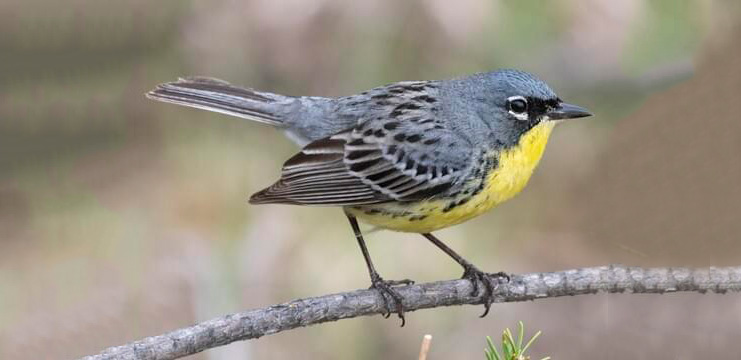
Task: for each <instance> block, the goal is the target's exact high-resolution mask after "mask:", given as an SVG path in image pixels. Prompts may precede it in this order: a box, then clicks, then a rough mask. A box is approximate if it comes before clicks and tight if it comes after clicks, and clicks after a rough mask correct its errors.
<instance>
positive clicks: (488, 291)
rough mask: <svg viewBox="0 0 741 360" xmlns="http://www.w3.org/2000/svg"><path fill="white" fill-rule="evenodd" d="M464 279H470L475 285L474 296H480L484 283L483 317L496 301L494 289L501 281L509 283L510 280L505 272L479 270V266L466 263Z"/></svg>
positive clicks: (472, 293)
mask: <svg viewBox="0 0 741 360" xmlns="http://www.w3.org/2000/svg"><path fill="white" fill-rule="evenodd" d="M463 269H464V272H463V277H462V278H463V279H468V281H470V282H471V284H472V285H473V291H472V292H471V295H472V296H479V294H480V293H481V288H480V287H481V284H484V289H483V290H484V313H483V314H481V317H484V316H486V315H487V314H489V309H490V308H491V304H492V302H494V291H496V289H497V287H499V284H501V283H508V282H509V280H510V277H509V274H507V273H504V272H501V271H500V272H497V273H485V272H483V271H481V270H479V269H478V268H477V267H475V266H473V265H471V264H466V265H464V266H463Z"/></svg>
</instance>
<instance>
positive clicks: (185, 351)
mask: <svg viewBox="0 0 741 360" xmlns="http://www.w3.org/2000/svg"><path fill="white" fill-rule="evenodd" d="M472 289H473V288H472V285H471V283H470V282H469V281H468V280H449V281H440V282H433V283H426V284H419V285H411V286H405V287H401V288H398V291H399V293H400V294H401V295H402V296H403V297H404V307H405V309H406V310H407V311H414V310H419V309H430V308H435V307H440V306H451V305H464V304H481V303H482V299H481V296H476V297H474V296H471V295H470V294H471V291H472ZM600 291H602V292H608V293H623V292H628V293H651V294H663V293H668V292H678V291H684V292H699V293H705V292H708V291H711V292H714V293H719V294H722V293H726V292H728V291H734V292H739V291H741V267H726V268H706V269H687V268H652V269H643V268H637V267H625V266H621V265H611V266H601V267H593V268H583V269H576V270H566V271H560V272H551V273H531V274H523V275H513V276H512V278H511V281H510V282H509V283H507V284H501V285H500V286H499V287H498V289H497V291H496V294H495V302H514V301H525V300H535V299H544V298H552V297H560V296H567V295H568V296H572V295H582V294H595V293H597V292H600ZM384 311H385V305H384V300H383V298H382V297H381V295H380V294H379V293H378V292H376V291H373V290H356V291H352V292H346V293H339V294H333V295H325V296H320V297H314V298H308V299H300V300H294V301H291V302H288V303H284V304H279V305H273V306H270V307H266V308H262V309H254V310H248V311H245V312H241V313H236V314H230V315H226V316H222V317H218V318H215V319H212V320H208V321H204V322H202V323H200V324H196V325H193V326H190V327H187V328H183V329H179V330H175V331H172V332H170V333H167V334H163V335H157V336H152V337H148V338H145V339H142V340H139V341H135V342H132V343H129V344H126V345H123V346H117V347H112V348H109V349H107V350H105V351H103V352H102V353H100V354H98V355H94V356H88V357H85V358H83V359H85V360H102V359H132V360H133V359H137V360H143V359H147V360H149V359H152V360H154V359H157V360H163V359H177V358H180V357H183V356H187V355H191V354H195V353H198V352H201V351H204V350H206V349H210V348H213V347H217V346H221V345H226V344H229V343H231V342H234V341H238V340H246V339H255V338H259V337H261V336H265V335H270V334H275V333H278V332H281V331H285V330H290V329H294V328H297V327H302V326H309V325H314V324H320V323H323V322H328V321H336V320H339V319H347V318H354V317H358V316H366V315H374V314H381V313H383V312H384Z"/></svg>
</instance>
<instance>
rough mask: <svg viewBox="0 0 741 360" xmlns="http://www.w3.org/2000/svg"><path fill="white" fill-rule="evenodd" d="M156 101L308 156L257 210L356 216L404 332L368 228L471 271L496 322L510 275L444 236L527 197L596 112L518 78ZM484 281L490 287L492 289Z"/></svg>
mask: <svg viewBox="0 0 741 360" xmlns="http://www.w3.org/2000/svg"><path fill="white" fill-rule="evenodd" d="M146 96H147V97H148V98H150V99H153V100H157V101H162V102H167V103H173V104H177V105H184V106H188V107H193V108H199V109H205V110H209V111H215V112H219V113H223V114H227V115H232V116H236V117H240V118H244V119H247V120H252V121H256V122H258V123H262V124H267V125H269V126H273V127H275V128H277V129H279V130H281V131H283V133H284V134H285V135H286V136H287V137H288V138H289V139H290V140H292V141H293V142H295V143H296V144H297V145H299V146H301V147H302V148H301V150H300V151H299V152H298V153H296V154H295V155H294V156H292V157H291V158H289V159H288V160H287V161H286V162H285V163H284V164H283V167H282V171H281V176H280V178H279V179H278V180H277V181H276V182H275V183H273V184H272V185H270V186H268V187H267V188H265V189H263V190H260V191H258V192H256V193H255V194H253V195H252V196H251V197H250V199H249V202H250V203H251V204H290V205H305V206H336V207H342V208H343V209H344V213H345V216H346V217H347V219H348V221H349V223H350V226H351V228H352V230H353V233H354V235H355V239H356V241H357V243H358V245H359V247H360V249H361V252H362V255H363V258H364V260H365V263H366V266H367V268H368V273H369V275H370V278H371V287H370V288H371V289H375V290H377V291H379V292H380V294H381V296H382V297H383V298H384V301H385V302H386V312H385V313H384V316H385V317H389V316H390V314H391V313H392V312H395V313H397V314H398V316H399V317H400V318H401V322H402V326H404V322H405V319H404V306H403V298H402V296H401V295H400V294H399V292H398V291H397V287H398V286H399V285H409V284H412V283H413V281H411V280H409V279H404V280H385V279H384V278H382V277H381V275H380V274H379V272H378V271H377V270H376V268H375V266H374V264H373V261H372V260H371V256H370V253H369V252H368V248H367V246H366V244H365V241H364V239H363V234H362V232H361V230H360V226H359V224H358V220H361V221H362V222H364V223H367V224H370V225H372V226H375V227H376V228H380V229H386V230H392V231H397V232H409V233H418V234H421V235H423V236H424V237H425V238H426V239H427V240H429V241H430V242H431V243H432V244H434V245H435V246H436V247H438V248H439V249H441V250H442V251H444V252H445V253H446V254H447V255H449V256H450V257H451V258H452V259H453V260H455V261H456V262H457V263H458V264H460V266H461V267H462V268H463V276H462V278H465V279H468V280H470V281H471V283H472V284H473V290H472V295H474V296H479V295H481V296H482V297H483V303H484V307H485V310H484V313H483V314H482V315H481V316H482V317H483V316H486V314H488V312H489V309H490V307H491V304H492V302H493V293H494V291H495V290H496V287H497V286H498V284H500V283H501V282H502V281H509V276H508V275H507V274H506V273H504V272H497V273H486V272H484V271H482V270H480V269H479V268H478V267H476V266H474V265H473V264H472V263H470V262H469V261H467V260H465V259H464V258H463V257H462V256H461V255H459V254H458V253H456V252H455V251H454V250H453V249H451V248H450V247H448V246H447V245H446V244H444V243H443V242H442V241H441V240H440V239H439V238H437V237H436V236H434V235H433V232H434V231H437V230H440V229H443V228H447V227H450V226H453V225H457V224H460V223H462V222H465V221H467V220H469V219H471V218H474V217H476V216H478V215H481V214H483V213H485V212H487V211H488V210H491V209H492V208H494V207H496V206H497V205H499V204H501V203H503V202H505V201H507V200H509V199H510V198H512V197H514V196H515V195H516V194H518V193H519V192H521V191H522V190H523V188H524V187H525V186H526V184H527V183H528V180H529V179H530V177H531V175H532V174H533V172H534V170H535V168H536V166H537V165H538V163H539V161H540V159H541V157H542V155H543V152H544V151H545V148H546V144H547V142H548V139H549V137H550V135H551V132H552V130H553V128H554V127H555V125H556V124H558V123H561V122H563V121H565V120H568V119H576V118H583V117H587V116H591V115H592V114H591V113H590V112H589V111H588V110H586V109H585V108H582V107H580V106H577V105H572V104H568V103H565V102H563V101H562V100H561V98H559V97H558V96H557V95H556V93H555V92H554V91H553V90H552V89H551V88H550V87H549V86H548V84H546V83H545V82H544V81H543V80H541V79H539V78H537V77H536V76H535V75H533V74H531V73H528V72H525V71H521V70H514V69H501V70H495V71H489V72H480V73H475V74H470V75H464V76H460V77H457V78H452V79H448V80H423V81H401V82H396V83H391V84H388V85H384V86H379V87H375V88H372V89H370V90H367V91H363V92H361V93H359V94H355V95H349V96H342V97H331V98H330V97H317V96H287V95H280V94H275V93H271V92H266V91H258V90H255V89H251V88H244V87H239V86H235V85H232V84H230V83H229V82H226V81H223V80H219V79H215V78H210V77H185V78H180V79H178V80H177V81H173V82H166V83H162V84H160V85H158V86H156V87H155V88H154V89H153V90H151V91H150V92H148V93H147V94H146ZM479 283H481V284H482V285H480V284H479Z"/></svg>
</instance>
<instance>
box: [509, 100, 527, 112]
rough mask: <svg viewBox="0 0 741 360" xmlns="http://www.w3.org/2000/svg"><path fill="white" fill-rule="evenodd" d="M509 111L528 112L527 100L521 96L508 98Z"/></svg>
mask: <svg viewBox="0 0 741 360" xmlns="http://www.w3.org/2000/svg"><path fill="white" fill-rule="evenodd" d="M507 104H508V106H509V111H510V112H511V113H513V114H524V113H526V112H527V100H525V99H524V98H523V97H521V96H513V97H511V98H509V99H507Z"/></svg>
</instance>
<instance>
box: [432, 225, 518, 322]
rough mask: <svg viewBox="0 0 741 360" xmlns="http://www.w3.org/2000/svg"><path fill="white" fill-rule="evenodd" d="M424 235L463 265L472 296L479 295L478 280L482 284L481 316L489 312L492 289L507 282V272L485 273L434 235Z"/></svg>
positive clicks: (492, 295)
mask: <svg viewBox="0 0 741 360" xmlns="http://www.w3.org/2000/svg"><path fill="white" fill-rule="evenodd" d="M422 235H423V236H424V237H426V238H427V240H430V242H432V243H433V244H435V246H437V247H438V248H439V249H440V250H442V251H444V252H445V253H446V254H448V256H450V257H452V258H453V260H455V261H456V262H457V263H458V264H460V265H461V266H462V267H463V276H462V278H463V279H468V280H469V281H470V282H471V284H472V285H473V292H472V293H471V294H472V295H473V296H478V295H479V291H480V289H479V282H481V283H483V284H484V288H485V289H484V308H485V310H484V313H483V314H481V317H484V316H486V315H487V314H488V313H489V309H490V308H491V303H492V301H493V300H494V290H496V288H497V286H498V285H499V283H500V280H505V282H509V280H510V278H509V275H508V274H507V273H504V272H501V271H500V272H497V273H485V272H483V271H481V270H479V269H478V268H477V267H476V266H474V265H473V264H471V263H470V262H468V261H467V260H466V259H464V258H463V257H461V256H460V255H458V253H456V252H455V251H453V249H451V248H449V247H448V246H447V245H445V244H444V243H443V242H442V241H440V239H438V238H436V237H435V236H434V235H432V234H430V233H427V234H422Z"/></svg>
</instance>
